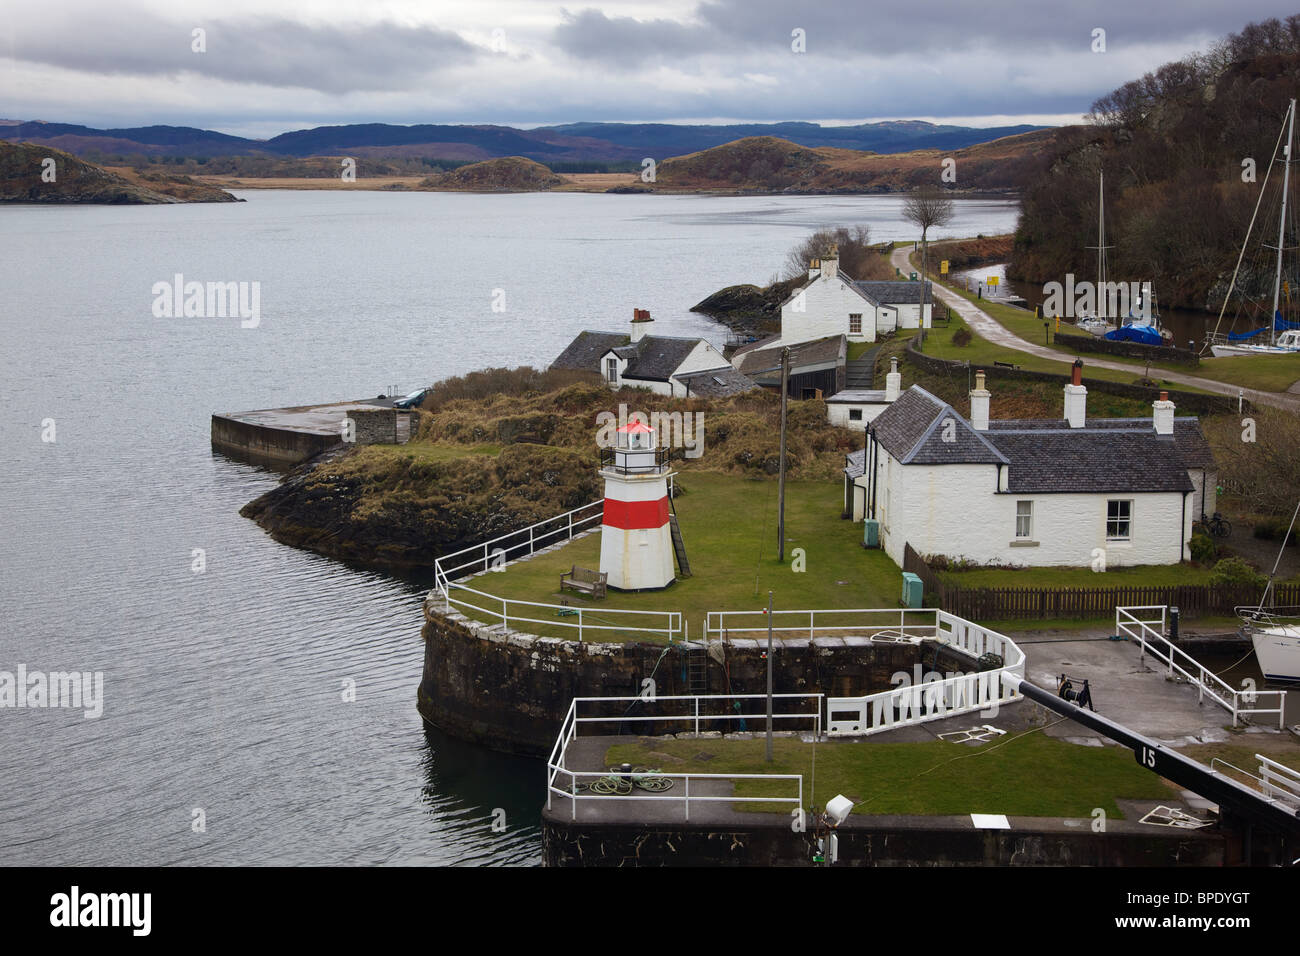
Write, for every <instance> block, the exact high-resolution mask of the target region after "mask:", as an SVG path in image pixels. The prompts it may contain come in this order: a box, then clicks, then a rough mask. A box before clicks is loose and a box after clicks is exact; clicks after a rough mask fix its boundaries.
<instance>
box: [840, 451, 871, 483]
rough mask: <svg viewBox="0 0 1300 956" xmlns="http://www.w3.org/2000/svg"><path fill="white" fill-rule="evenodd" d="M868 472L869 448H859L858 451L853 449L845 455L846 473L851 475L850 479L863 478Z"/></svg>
mask: <svg viewBox="0 0 1300 956" xmlns="http://www.w3.org/2000/svg"><path fill="white" fill-rule="evenodd" d="M866 473H867V450H866V449H865V448H859V449H858V450H857V451H851V452H849V453H848V454H847V455H845V456H844V474H846V475H848V476H849V480H850V481H852V480H853V479H854V478H861V477H862V476H863V475H865V474H866Z"/></svg>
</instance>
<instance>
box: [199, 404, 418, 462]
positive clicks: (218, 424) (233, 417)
mask: <svg viewBox="0 0 1300 956" xmlns="http://www.w3.org/2000/svg"><path fill="white" fill-rule="evenodd" d="M348 420H351V421H352V423H353V425H352V429H351V430H352V432H353V440H354V441H355V443H356V444H375V443H389V444H402V443H404V442H406V441H407V440H409V438H410V434H411V413H410V412H409V411H406V410H405V409H396V408H394V407H393V399H391V398H375V399H362V400H359V401H351V402H331V403H328V404H324V405H295V406H291V407H288V408H262V409H256V410H254V411H248V412H230V413H227V414H221V415H218V414H214V415H213V416H212V447H213V449H214V450H216V451H219V452H221V453H222V454H223V455H226V456H228V457H230V458H236V459H238V460H239V461H246V462H249V463H251V464H254V465H264V466H266V467H269V468H275V469H289V468H293V467H294V466H295V465H299V464H301V463H302V462H304V461H306V460H307V459H308V458H312V457H314V456H315V455H318V454H320V453H321V452H323V451H325V450H326V449H328V448H333V447H334V446H335V445H338V444H340V443H341V442H343V441H344V438H345V435H346V434H347V432H348V429H347V421H348Z"/></svg>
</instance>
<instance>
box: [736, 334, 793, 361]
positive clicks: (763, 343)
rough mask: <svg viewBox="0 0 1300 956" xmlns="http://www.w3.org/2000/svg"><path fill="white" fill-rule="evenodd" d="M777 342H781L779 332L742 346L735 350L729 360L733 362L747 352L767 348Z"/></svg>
mask: <svg viewBox="0 0 1300 956" xmlns="http://www.w3.org/2000/svg"><path fill="white" fill-rule="evenodd" d="M779 341H781V333H780V332H778V333H776V335H769V336H767V337H766V338H761V339H759V340H758V341H757V342H750V343H749V344H748V345H742V346H741V347H740V348H738V349H736V351H734V352H732V353H731V360H732V361H733V362H734V361H735V360H736V359H737V358H739V357H740V356H742V355H745V354H746V353H748V352H753V351H754V350H755V349H763V348H767V347H768V346H769V345H771V344H772V343H773V342H779Z"/></svg>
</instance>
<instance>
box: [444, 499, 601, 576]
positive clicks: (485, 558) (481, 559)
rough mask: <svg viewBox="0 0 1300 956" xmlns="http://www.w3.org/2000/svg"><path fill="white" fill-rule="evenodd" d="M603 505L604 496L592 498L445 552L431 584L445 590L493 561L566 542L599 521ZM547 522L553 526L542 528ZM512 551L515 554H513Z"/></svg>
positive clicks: (526, 555) (488, 566)
mask: <svg viewBox="0 0 1300 956" xmlns="http://www.w3.org/2000/svg"><path fill="white" fill-rule="evenodd" d="M604 505H605V502H604V499H601V500H600V501H592V502H589V503H587V504H585V505H583V506H582V507H581V508H574V509H573V510H572V511H566V512H564V513H563V514H559V515H556V516H555V517H553V518H547V519H546V520H544V521H538V522H537V523H535V524H530V525H529V526H528V527H526V528H520V529H519V530H518V531H511V532H509V533H508V534H503V535H498V536H497V537H495V538H492V539H491V540H490V541H484V542H483V543H482V544H474V545H470V546H469V547H468V548H461V549H460V550H459V551H453V552H452V553H451V554H444V555H442V556H441V557H439V558H438V559H437V560H436V561H434V563H433V580H434V587H435V588H437V589H438V590H439V591H442V592H445V591H446V588H447V584H448V582H450V581H452V580H454V579H455V578H462V577H470V576H473V575H475V574H482V573H483V572H485V571H487V570H489V569H490V568H492V567H493V564H494V562H498V563H499V564H500V565H505V564H507V563H509V562H510V561H518V560H520V559H521V558H526V557H529V556H531V555H533V554H535V553H536V552H537V551H538V550H539V549H540V548H549V547H550V546H551V545H553V544H557V543H559V542H560V541H568V540H570V539H572V538H573V536H574V534H575V533H577V532H578V531H581V530H583V529H584V528H586V527H587V526H588V525H591V524H593V523H599V522H600V519H601V516H602V515H603V513H604ZM557 523H558V524H557ZM547 525H556V526H555V527H553V528H551V529H550V530H547V531H543V530H542V529H543V528H544V527H545V526H547ZM506 542H512V543H508V544H507V543H506ZM512 552H518V553H515V554H514V555H513V556H512V554H511V553H512ZM457 562H459V563H457Z"/></svg>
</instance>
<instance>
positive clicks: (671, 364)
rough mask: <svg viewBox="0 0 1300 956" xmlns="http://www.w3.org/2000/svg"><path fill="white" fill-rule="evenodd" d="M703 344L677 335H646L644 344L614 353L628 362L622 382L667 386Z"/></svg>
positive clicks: (697, 340) (618, 349)
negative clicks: (632, 381) (676, 372)
mask: <svg viewBox="0 0 1300 956" xmlns="http://www.w3.org/2000/svg"><path fill="white" fill-rule="evenodd" d="M702 341H703V339H688V338H683V337H681V336H676V335H645V336H642V337H641V341H639V342H633V343H632V344H631V345H627V346H622V347H620V348H617V349H614V352H615V354H617V355H618V356H619V357H620V358H626V359H628V364H627V368H625V369H623V375H622V377H623V378H625V379H627V378H631V379H636V380H637V381H642V382H666V381H668V379H670V378H671V377H672V374H673V372H675V371H677V368H678V366H680V365H681V364H682V362H684V361H686V357H687V356H688V355H690V354H691V352H693V351H694V350H695V347H696V346H697V345H699V344H700V342H702Z"/></svg>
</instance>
